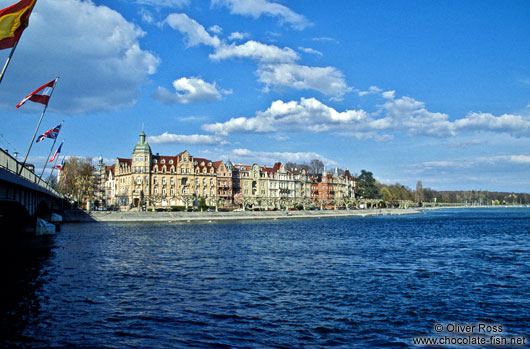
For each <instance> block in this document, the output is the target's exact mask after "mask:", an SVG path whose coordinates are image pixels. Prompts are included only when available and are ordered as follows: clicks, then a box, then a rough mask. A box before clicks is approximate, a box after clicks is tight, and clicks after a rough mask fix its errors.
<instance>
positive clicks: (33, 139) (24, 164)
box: [18, 77, 59, 176]
mask: <svg viewBox="0 0 530 349" xmlns="http://www.w3.org/2000/svg"><path fill="white" fill-rule="evenodd" d="M57 80H59V77H56V78H55V83H54V84H53V88H52V91H51V92H50V99H51V98H52V94H53V91H55V86H56V85H57ZM46 109H48V104H46V105H45V106H44V110H43V111H42V114H41V115H40V119H39V123H38V124H37V128H36V129H35V133H33V138H32V139H31V143H30V144H29V148H28V151H27V152H26V156H25V157H24V162H22V167H21V168H20V172H19V173H18V175H19V176H20V174H21V173H22V170H23V169H24V167H25V166H26V161H27V160H28V155H29V151H30V150H31V147H32V146H33V141H35V136H36V135H37V132H38V131H39V127H40V123H41V122H42V117H43V116H44V113H46ZM44 165H46V164H44Z"/></svg>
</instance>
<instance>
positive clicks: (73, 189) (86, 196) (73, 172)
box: [56, 156, 96, 203]
mask: <svg viewBox="0 0 530 349" xmlns="http://www.w3.org/2000/svg"><path fill="white" fill-rule="evenodd" d="M64 169H65V170H63V171H67V173H68V174H67V177H66V182H65V183H64V184H61V185H58V187H57V188H56V189H57V190H58V191H59V192H61V193H62V194H65V195H66V194H70V195H72V197H73V199H74V200H75V201H77V202H80V203H82V202H85V201H87V200H88V201H92V199H93V197H94V188H95V185H96V179H95V177H94V170H95V168H94V166H93V165H92V158H79V157H75V156H73V157H69V158H68V159H67V160H66V161H65V163H64Z"/></svg>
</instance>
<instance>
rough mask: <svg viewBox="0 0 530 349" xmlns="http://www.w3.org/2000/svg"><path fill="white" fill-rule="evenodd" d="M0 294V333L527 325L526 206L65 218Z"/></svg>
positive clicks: (415, 330) (380, 340) (294, 337)
mask: <svg viewBox="0 0 530 349" xmlns="http://www.w3.org/2000/svg"><path fill="white" fill-rule="evenodd" d="M32 263H33V264H31V263H26V264H24V266H22V267H20V266H19V267H18V268H19V269H18V270H19V272H24V273H25V275H26V277H25V279H24V280H21V281H19V282H18V284H17V286H16V287H15V291H13V290H12V292H11V294H10V296H9V297H10V298H8V299H7V300H8V304H7V305H5V306H3V307H2V313H1V314H0V318H1V320H2V323H1V325H2V328H3V330H2V339H3V343H4V344H5V345H8V346H11V345H31V346H97V347H101V346H110V347H124V346H137V347H190V346H192V347H211V346H218V347H219V346H220V347H224V346H226V347H322V346H337V347H392V346H395V347H409V346H412V338H413V337H416V336H421V335H433V325H434V324H435V323H464V324H474V323H479V322H489V323H497V324H502V325H503V326H504V331H505V333H506V334H511V335H527V336H528V335H529V323H530V209H524V208H519V209H455V210H439V211H430V212H427V213H423V214H419V215H411V216H380V217H364V218H360V217H353V218H327V219H297V220H286V221H259V222H229V223H215V224H212V223H209V224H189V223H188V224H175V223H167V224H152V223H149V224H133V223H129V224H125V223H124V224H121V223H120V224H118V223H112V224H97V223H90V224H65V225H63V227H62V230H61V232H59V233H58V234H57V235H56V236H55V237H54V238H53V241H52V246H51V248H50V251H49V252H47V253H43V254H42V255H41V256H39V257H35V258H34V261H33V262H32Z"/></svg>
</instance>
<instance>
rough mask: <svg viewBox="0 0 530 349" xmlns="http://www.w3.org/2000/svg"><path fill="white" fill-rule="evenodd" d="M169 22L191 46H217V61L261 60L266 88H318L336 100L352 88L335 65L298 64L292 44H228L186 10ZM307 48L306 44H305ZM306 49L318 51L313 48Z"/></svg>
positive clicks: (258, 72)
mask: <svg viewBox="0 0 530 349" xmlns="http://www.w3.org/2000/svg"><path fill="white" fill-rule="evenodd" d="M166 22H167V23H168V24H169V25H170V26H171V27H172V28H173V29H175V30H178V31H179V32H181V33H182V34H183V35H184V36H185V40H186V42H187V45H188V47H192V46H198V45H206V46H210V47H212V48H213V52H212V53H211V54H210V55H209V58H210V59H211V60H214V61H221V60H227V59H234V58H239V59H251V60H254V61H256V62H257V63H258V71H257V75H258V76H259V81H260V82H262V83H264V84H265V89H264V90H265V91H269V90H270V89H280V88H295V89H298V90H315V91H319V92H321V93H323V94H324V95H326V96H329V97H330V98H331V99H333V100H341V99H342V98H343V96H344V94H345V93H347V92H349V91H351V88H350V87H348V85H347V84H346V81H345V79H344V75H343V74H342V72H341V71H339V70H338V69H336V68H334V67H310V66H305V65H299V64H295V62H296V61H297V60H299V59H300V56H299V55H298V54H297V53H296V51H294V50H293V49H291V48H290V47H283V48H280V47H278V46H275V45H267V44H263V43H261V42H258V41H254V40H249V41H247V42H245V43H243V44H235V43H231V44H227V43H226V42H224V41H222V40H220V39H219V38H218V37H217V36H212V35H210V34H209V33H208V32H207V31H206V29H205V28H204V27H203V26H202V25H201V24H199V23H197V22H196V21H195V20H193V19H191V18H189V17H188V16H187V15H186V14H183V13H174V14H171V15H169V16H168V17H167V19H166ZM230 37H231V38H232V39H234V38H242V37H243V35H242V34H241V33H237V34H236V33H232V34H231V35H230ZM302 49H303V48H302ZM303 50H305V51H306V52H311V53H317V54H318V51H315V50H312V49H303Z"/></svg>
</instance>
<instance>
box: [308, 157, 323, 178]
mask: <svg viewBox="0 0 530 349" xmlns="http://www.w3.org/2000/svg"><path fill="white" fill-rule="evenodd" d="M322 171H324V163H323V162H322V161H320V160H318V159H313V160H311V161H310V162H309V172H310V173H311V174H312V175H313V176H316V175H319V174H322Z"/></svg>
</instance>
